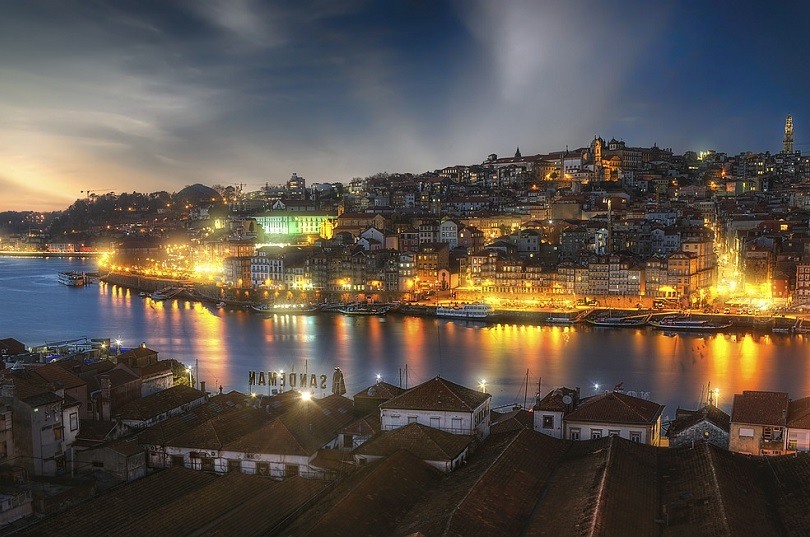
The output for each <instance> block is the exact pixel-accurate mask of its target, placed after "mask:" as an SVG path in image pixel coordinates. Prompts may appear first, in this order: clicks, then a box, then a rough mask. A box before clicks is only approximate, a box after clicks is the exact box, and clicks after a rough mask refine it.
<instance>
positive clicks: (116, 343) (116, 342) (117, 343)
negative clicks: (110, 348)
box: [115, 339, 121, 354]
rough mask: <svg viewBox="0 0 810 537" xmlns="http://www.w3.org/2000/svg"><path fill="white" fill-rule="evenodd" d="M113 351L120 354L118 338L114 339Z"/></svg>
mask: <svg viewBox="0 0 810 537" xmlns="http://www.w3.org/2000/svg"><path fill="white" fill-rule="evenodd" d="M115 353H116V354H121V340H120V339H116V340H115Z"/></svg>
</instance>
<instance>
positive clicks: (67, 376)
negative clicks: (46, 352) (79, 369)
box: [26, 363, 87, 390]
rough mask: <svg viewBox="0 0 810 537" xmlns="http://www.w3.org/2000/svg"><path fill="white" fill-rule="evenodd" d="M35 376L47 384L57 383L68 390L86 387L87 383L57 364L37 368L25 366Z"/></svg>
mask: <svg viewBox="0 0 810 537" xmlns="http://www.w3.org/2000/svg"><path fill="white" fill-rule="evenodd" d="M26 369H29V370H30V371H31V372H33V373H34V374H36V375H39V376H40V377H42V378H43V379H44V380H45V381H47V382H58V383H59V384H60V385H61V387H62V388H65V389H66V390H69V389H71V388H79V387H81V386H86V385H87V383H86V382H85V381H84V380H82V379H81V378H79V376H78V375H75V374H73V373H72V372H70V371H68V370H66V369H64V368H62V367H59V366H58V365H57V364H55V363H53V364H45V365H38V366H27V367H26Z"/></svg>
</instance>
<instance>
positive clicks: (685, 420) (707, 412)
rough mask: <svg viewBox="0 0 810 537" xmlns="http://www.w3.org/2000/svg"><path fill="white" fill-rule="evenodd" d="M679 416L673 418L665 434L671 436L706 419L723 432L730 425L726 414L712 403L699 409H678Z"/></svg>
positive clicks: (727, 429) (727, 430) (729, 419)
mask: <svg viewBox="0 0 810 537" xmlns="http://www.w3.org/2000/svg"><path fill="white" fill-rule="evenodd" d="M679 413H680V414H679V416H678V417H677V418H675V421H673V422H672V424H671V425H670V426H669V429H668V430H667V436H671V435H673V434H677V433H679V432H681V431H685V430H686V429H689V428H690V427H694V426H695V425H697V424H698V423H700V422H702V421H708V422H709V423H711V424H713V425H714V426H716V427H717V428H718V429H722V430H723V431H725V432H729V428H730V425H731V418H730V417H729V415H728V414H726V413H725V412H723V411H722V410H720V409H719V408H717V407H716V406H714V405H706V406H704V407H703V408H701V409H698V410H692V411H686V410H683V409H681V410H679Z"/></svg>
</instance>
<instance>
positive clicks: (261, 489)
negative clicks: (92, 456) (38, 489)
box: [22, 468, 325, 537]
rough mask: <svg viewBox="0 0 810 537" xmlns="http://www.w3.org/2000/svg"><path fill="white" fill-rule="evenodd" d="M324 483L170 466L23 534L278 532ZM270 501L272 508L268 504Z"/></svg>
mask: <svg viewBox="0 0 810 537" xmlns="http://www.w3.org/2000/svg"><path fill="white" fill-rule="evenodd" d="M324 488H325V484H324V483H322V482H318V481H311V480H305V479H302V478H292V479H287V480H285V481H283V482H278V481H275V480H272V479H267V478H263V477H259V476H249V475H244V474H241V473H238V472H232V473H228V474H226V475H224V476H215V475H211V474H209V473H207V472H198V471H194V470H187V469H185V468H172V469H169V470H164V471H161V472H158V473H155V474H152V475H150V476H147V477H145V478H143V479H140V480H138V481H136V482H134V483H132V484H129V485H127V486H124V487H119V488H116V489H115V490H113V491H111V492H109V493H107V494H100V495H98V496H97V497H95V498H93V499H92V500H89V501H87V502H84V503H82V504H81V505H78V506H76V507H74V508H71V509H68V510H67V511H63V512H61V513H58V514H57V515H55V516H52V517H49V518H47V519H45V520H44V521H43V522H41V523H39V524H35V525H34V526H31V527H29V528H26V529H25V530H23V532H22V534H23V535H82V536H87V537H93V536H99V537H101V536H107V535H119V536H122V537H123V536H130V535H131V536H138V535H155V536H163V535H239V536H240V537H252V536H259V535H267V534H269V533H277V531H278V529H279V527H280V526H279V525H280V523H281V522H282V521H284V520H285V519H287V518H288V517H289V516H290V515H292V514H294V513H296V512H298V511H299V510H300V509H301V508H302V507H304V506H305V505H306V504H307V503H308V502H310V501H311V500H312V499H313V498H314V497H316V496H317V495H318V494H319V493H320V492H321V491H323V490H324ZM269 506H272V507H269Z"/></svg>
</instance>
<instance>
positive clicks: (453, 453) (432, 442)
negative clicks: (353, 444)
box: [354, 423, 474, 461]
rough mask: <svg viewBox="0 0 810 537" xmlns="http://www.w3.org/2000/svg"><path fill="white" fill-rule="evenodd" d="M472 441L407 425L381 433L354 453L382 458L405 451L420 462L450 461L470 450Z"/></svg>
mask: <svg viewBox="0 0 810 537" xmlns="http://www.w3.org/2000/svg"><path fill="white" fill-rule="evenodd" d="M473 439H474V437H472V436H465V435H459V434H453V433H448V432H447V431H441V430H439V429H434V428H433V427H428V426H426V425H421V424H419V423H410V424H408V425H406V426H405V427H400V428H398V429H394V430H392V431H382V432H380V433H378V434H376V435H375V436H374V437H373V438H370V439H369V440H367V441H366V442H364V443H363V444H361V445H360V446H359V447H357V448H356V449H355V450H354V453H355V454H356V455H376V456H383V457H386V456H388V455H391V454H393V453H395V452H396V451H399V450H400V449H405V450H407V451H410V452H411V453H413V454H414V455H416V456H417V457H419V458H420V459H421V460H423V461H450V460H453V459H455V458H456V457H457V456H458V455H460V454H461V453H462V452H463V451H464V450H465V449H467V448H469V447H470V444H471V443H472V442H473Z"/></svg>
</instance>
